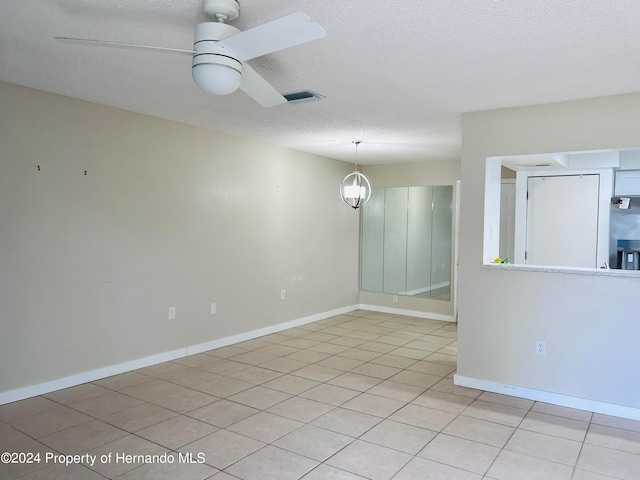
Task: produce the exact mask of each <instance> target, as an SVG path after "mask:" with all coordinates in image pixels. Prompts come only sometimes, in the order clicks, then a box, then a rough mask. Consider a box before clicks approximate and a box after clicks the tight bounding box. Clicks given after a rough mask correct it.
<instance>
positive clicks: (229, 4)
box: [202, 0, 240, 22]
mask: <svg viewBox="0 0 640 480" xmlns="http://www.w3.org/2000/svg"><path fill="white" fill-rule="evenodd" d="M202 9H203V10H204V13H205V14H207V15H209V16H210V17H212V18H216V19H222V20H224V21H225V22H230V21H232V20H235V19H236V18H238V15H239V14H240V4H239V3H238V2H237V1H236V0H202Z"/></svg>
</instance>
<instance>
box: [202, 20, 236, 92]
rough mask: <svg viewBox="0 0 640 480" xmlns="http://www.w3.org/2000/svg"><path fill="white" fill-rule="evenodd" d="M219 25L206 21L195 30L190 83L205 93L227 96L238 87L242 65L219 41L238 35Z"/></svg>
mask: <svg viewBox="0 0 640 480" xmlns="http://www.w3.org/2000/svg"><path fill="white" fill-rule="evenodd" d="M239 32H240V30H238V29H237V28H235V27H232V26H231V25H227V24H226V23H222V22H205V23H200V24H199V25H198V26H197V27H196V33H195V40H194V45H193V50H194V52H195V53H194V54H193V64H192V74H193V80H194V81H195V82H196V84H197V85H198V86H199V87H200V88H201V89H202V90H204V91H205V92H207V93H211V94H214V95H227V94H229V93H232V92H234V91H236V90H237V89H238V87H240V83H241V82H242V62H241V61H240V59H239V58H238V55H237V54H236V53H235V52H233V51H231V50H230V49H229V48H225V47H224V46H222V45H219V44H218V42H219V41H220V40H223V39H225V38H227V37H230V36H232V35H235V34H237V33H239Z"/></svg>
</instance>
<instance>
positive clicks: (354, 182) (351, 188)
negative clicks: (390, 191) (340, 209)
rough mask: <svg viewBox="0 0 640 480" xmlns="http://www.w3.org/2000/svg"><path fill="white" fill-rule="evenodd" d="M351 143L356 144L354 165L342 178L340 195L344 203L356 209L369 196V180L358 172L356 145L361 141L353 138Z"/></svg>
mask: <svg viewBox="0 0 640 480" xmlns="http://www.w3.org/2000/svg"><path fill="white" fill-rule="evenodd" d="M352 143H353V144H355V146H356V166H355V169H354V171H353V172H351V173H350V174H349V175H347V176H346V177H344V180H342V186H341V187H340V196H341V197H342V200H343V201H344V203H346V204H347V205H349V206H350V207H351V208H353V209H357V208H358V207H361V206H362V205H364V204H365V203H367V202H368V201H369V199H370V198H371V181H369V178H367V176H366V175H365V174H364V173H360V171H359V170H358V146H359V145H360V144H361V143H362V142H361V141H360V140H354V141H353V142H352Z"/></svg>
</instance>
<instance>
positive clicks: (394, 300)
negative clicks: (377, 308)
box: [393, 295, 398, 303]
mask: <svg viewBox="0 0 640 480" xmlns="http://www.w3.org/2000/svg"><path fill="white" fill-rule="evenodd" d="M393 303H398V295H394V296H393Z"/></svg>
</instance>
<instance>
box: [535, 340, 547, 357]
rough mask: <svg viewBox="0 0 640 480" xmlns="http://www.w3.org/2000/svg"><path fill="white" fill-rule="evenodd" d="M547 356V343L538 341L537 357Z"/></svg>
mask: <svg viewBox="0 0 640 480" xmlns="http://www.w3.org/2000/svg"><path fill="white" fill-rule="evenodd" d="M546 354H547V342H545V341H544V340H536V355H546Z"/></svg>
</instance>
